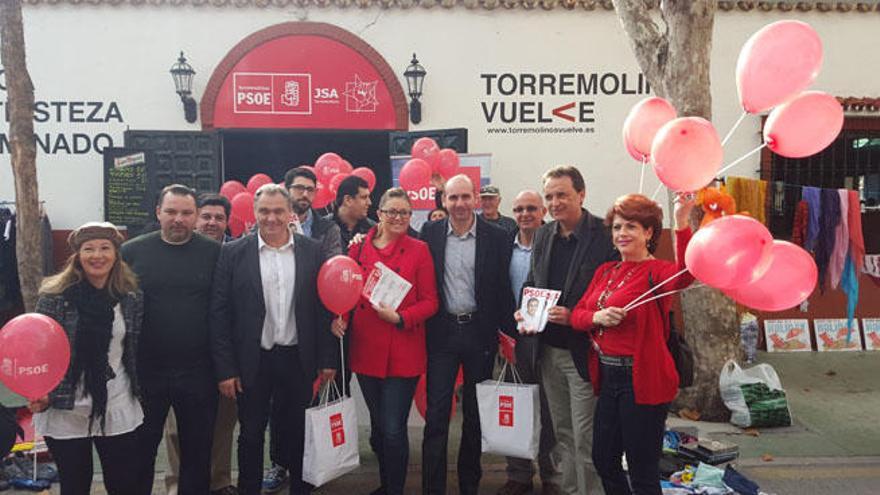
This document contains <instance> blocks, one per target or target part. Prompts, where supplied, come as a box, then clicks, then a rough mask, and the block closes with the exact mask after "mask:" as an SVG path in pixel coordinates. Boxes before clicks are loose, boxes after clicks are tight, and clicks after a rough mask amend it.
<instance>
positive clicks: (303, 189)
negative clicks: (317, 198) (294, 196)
mask: <svg viewBox="0 0 880 495" xmlns="http://www.w3.org/2000/svg"><path fill="white" fill-rule="evenodd" d="M290 188H291V189H293V190H294V191H296V192H298V193H304V192H306V193H309V194H311V193H313V192H315V188H314V187H313V186H304V185H302V184H294V185H292V186H290Z"/></svg>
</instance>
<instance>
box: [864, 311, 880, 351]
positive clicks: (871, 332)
mask: <svg viewBox="0 0 880 495" xmlns="http://www.w3.org/2000/svg"><path fill="white" fill-rule="evenodd" d="M862 328H863V329H864V330H865V350H867V351H880V318H862Z"/></svg>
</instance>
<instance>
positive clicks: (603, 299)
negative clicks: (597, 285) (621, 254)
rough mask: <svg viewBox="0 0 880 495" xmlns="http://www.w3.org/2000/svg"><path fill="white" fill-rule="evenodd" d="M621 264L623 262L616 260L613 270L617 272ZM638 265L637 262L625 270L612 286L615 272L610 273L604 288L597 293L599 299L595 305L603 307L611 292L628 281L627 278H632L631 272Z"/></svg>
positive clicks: (633, 271)
mask: <svg viewBox="0 0 880 495" xmlns="http://www.w3.org/2000/svg"><path fill="white" fill-rule="evenodd" d="M622 265H623V263H622V262H620V261H618V262H617V264H615V265H614V272H617V271H618V270H620V267H621V266H622ZM638 266H639V265H638V264H635V265H633V267H632V268H630V269H629V271H628V272H626V274H625V275H624V276H623V278H621V279H620V282H618V283H617V285H615V286H613V287H612V285H613V284H614V275H615V273H612V274H611V276H610V277H608V283H607V284H605V290H603V291H602V293H601V294H599V300H598V301H597V302H596V306H597V307H598V308H599V309H605V303H606V302H607V301H608V298H609V297H611V294H613V293H614V291H616V290H617V289H619V288H621V287H623V285H624V284H625V283H627V282H628V281H629V279H631V278H632V276H633V273H635V270H636V268H637V267H638Z"/></svg>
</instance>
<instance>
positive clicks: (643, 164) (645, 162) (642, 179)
mask: <svg viewBox="0 0 880 495" xmlns="http://www.w3.org/2000/svg"><path fill="white" fill-rule="evenodd" d="M647 163H648V160H647V157H646V156H644V155H642V175H641V177H639V194H642V187H643V186H644V185H645V165H647Z"/></svg>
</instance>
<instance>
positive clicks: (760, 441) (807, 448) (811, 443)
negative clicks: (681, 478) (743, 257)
mask: <svg viewBox="0 0 880 495" xmlns="http://www.w3.org/2000/svg"><path fill="white" fill-rule="evenodd" d="M759 361H760V362H767V363H770V364H772V365H773V366H774V368H776V371H777V372H778V373H779V376H780V378H781V380H782V384H783V386H784V387H785V389H786V392H787V395H788V399H789V404H790V408H791V410H792V416H793V420H794V424H793V425H792V426H790V427H787V428H774V429H763V430H759V432H758V436H757V437H756V436H751V435H747V434H745V433H744V432H743V431H742V430H740V429H739V428H737V427H735V426H733V425H730V424H727V423H706V422H689V421H686V420H682V419H679V418H672V417H671V418H670V419H669V424H670V425H678V424H687V425H693V426H696V427H697V428H698V429H699V431H700V435H701V436H704V437H708V438H715V439H724V440H727V441H732V442H734V443H736V444H738V445H739V446H740V451H741V454H742V457H741V459H740V460H739V462H738V466H739V467H740V468H741V471H742V472H743V473H744V474H746V475H747V476H749V477H751V478H752V479H754V480H755V481H756V482H758V483H759V484H760V485H761V487H762V489H763V490H764V491H766V492H768V493H778V494H787V493H797V494H798V495H812V494H829V493H846V494H855V495H861V494H865V495H868V494H876V493H880V490H878V488H877V486H880V421H878V420H877V415H878V412H880V385H878V381H880V352H878V353H867V352H856V353H846V352H841V353H821V354H820V353H792V354H766V353H764V354H760V355H759ZM3 392H4V391H0V401H3V402H4V403H9V396H8V395H4V393H3ZM456 418H460V414H457V415H456ZM459 421H460V420H456V421H455V425H454V426H453V428H452V431H453V432H458V431H460V428H459V426H460V425H459ZM421 434H422V430H421V428H418V427H412V428H410V475H409V477H408V482H407V493H420V492H421V490H420V483H421V471H420V465H421ZM368 435H369V432H368V431H367V429H366V428H365V427H361V431H360V434H359V441H360V447H361V448H360V450H361V463H362V466H361V467H360V468H359V469H358V470H357V471H355V472H353V473H351V474H349V475H346V476H344V477H342V478H340V479H339V480H336V481H334V482H332V483H330V484H328V485H326V486H325V487H322V488H321V489H320V490H319V491H317V492H316V493H319V494H327V495H336V494H339V495H355V494H360V493H364V494H366V493H369V492H370V491H372V490H373V489H374V488H375V487H376V486H377V484H378V466H377V464H376V460H375V457H374V456H373V454H372V452H371V451H370V449H369V446H368V444H367V438H368ZM458 440H459V438H458V435H450V442H449V449H450V453H451V454H450V469H452V471H450V473H449V493H450V494H456V493H457V490H456V484H457V479H456V475H455V472H454V466H455V461H454V458H453V457H452V456H453V454H452V453H454V452H456V451H457V447H458V443H459V441H458ZM160 453H161V455H160V459H159V461H158V463H157V471H158V472H157V479H156V484H155V485H154V486H155V488H154V493H156V494H157V495H161V494H163V493H164V483H163V481H162V471H164V469H165V466H166V461H165V458H164V446H163V447H161V448H160ZM764 459H772V460H764ZM504 466H505V465H504V460H503V459H502V458H501V457H499V456H494V455H485V456H483V471H484V476H483V482H482V484H481V490H480V493H485V494H494V493H495V492H496V491H497V490H498V488H500V487H501V486H502V485H503V484H504V482H505V481H506V474H505V472H504ZM96 482H97V483H96V486H95V489H94V490H93V493H95V494H97V495H102V494H104V493H106V492H105V491H104V489H103V486H102V485H101V484H100V475H99V474H98V475H96ZM7 493H12V494H19V493H30V492H14V491H13V492H7ZM51 493H53V494H56V493H58V487H57V485H55V486H54V487H53V491H52V492H51ZM536 493H538V492H536Z"/></svg>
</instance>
